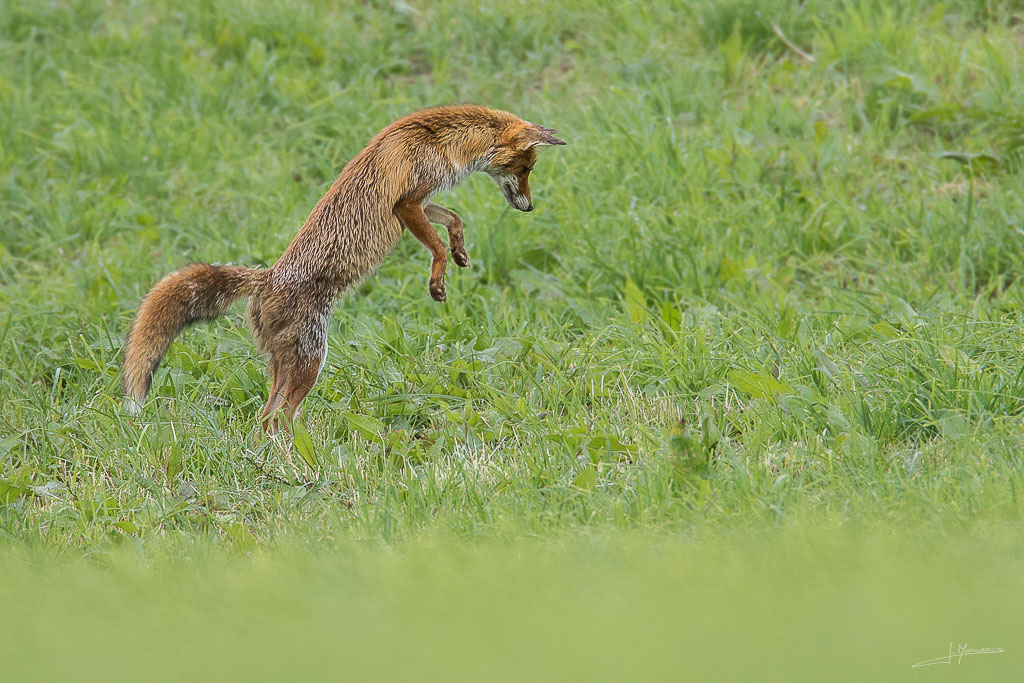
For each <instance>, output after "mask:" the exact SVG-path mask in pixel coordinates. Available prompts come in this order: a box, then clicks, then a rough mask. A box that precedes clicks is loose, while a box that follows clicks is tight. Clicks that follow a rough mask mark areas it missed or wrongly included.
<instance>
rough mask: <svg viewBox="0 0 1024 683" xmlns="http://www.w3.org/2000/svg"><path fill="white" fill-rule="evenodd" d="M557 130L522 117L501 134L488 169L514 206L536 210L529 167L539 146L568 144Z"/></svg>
mask: <svg viewBox="0 0 1024 683" xmlns="http://www.w3.org/2000/svg"><path fill="white" fill-rule="evenodd" d="M555 132H556V131H555V130H554V129H553V128H545V127H543V126H538V125H536V124H534V123H529V122H527V121H523V122H521V123H519V124H517V125H515V126H512V127H510V128H508V129H507V130H505V131H504V133H503V134H502V135H501V136H500V137H499V138H498V140H497V143H496V144H495V147H494V153H493V154H492V155H491V158H490V161H489V163H488V165H487V168H486V169H485V170H486V171H487V174H488V175H489V176H491V178H493V179H494V182H495V183H497V184H498V187H500V188H501V192H502V194H504V195H505V200H506V201H508V204H509V206H511V207H512V208H513V209H519V210H520V211H533V199H532V198H531V197H530V171H532V170H533V165H534V163H536V161H537V148H538V147H545V146H548V145H564V144H565V142H564V141H563V140H559V139H558V138H556V137H555V136H554V133H555Z"/></svg>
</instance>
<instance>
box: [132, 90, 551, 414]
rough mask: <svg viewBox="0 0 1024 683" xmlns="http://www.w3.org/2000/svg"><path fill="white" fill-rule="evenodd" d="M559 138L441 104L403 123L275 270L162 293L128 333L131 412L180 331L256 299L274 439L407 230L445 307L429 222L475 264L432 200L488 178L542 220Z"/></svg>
mask: <svg viewBox="0 0 1024 683" xmlns="http://www.w3.org/2000/svg"><path fill="white" fill-rule="evenodd" d="M555 132H557V131H555V130H554V129H551V128H545V127H543V126H538V125H536V124H533V123H530V122H528V121H524V120H523V119H520V118H519V117H518V116H515V115H513V114H509V113H508V112H504V111H498V110H495V109H488V108H486V107H481V106H475V105H456V106H446V107H434V108H430V109H424V110H422V111H418V112H414V113H412V114H409V115H408V116H405V117H403V118H401V119H399V120H397V121H395V122H394V123H392V124H391V125H389V126H388V127H387V128H385V129H384V130H382V131H381V132H380V133H378V134H377V136H376V137H374V138H373V139H372V140H370V143H369V144H368V145H367V146H366V148H365V149H364V150H363V151H362V152H360V153H359V154H357V155H356V156H355V158H354V159H352V161H350V162H349V163H348V164H347V165H346V166H345V168H344V169H342V171H341V174H340V175H338V177H337V179H336V180H335V181H334V183H333V184H332V185H331V187H330V189H329V190H328V191H327V194H325V195H324V197H323V198H322V199H321V200H320V201H319V202H318V203H317V205H316V206H315V207H313V210H312V211H311V212H310V214H309V217H308V218H307V219H306V222H305V224H304V225H303V226H302V229H301V230H299V232H298V234H297V235H296V236H295V239H293V240H292V242H291V244H290V245H289V246H288V248H287V249H286V250H285V252H284V254H282V255H281V258H279V259H278V260H277V262H276V263H275V264H274V265H273V266H271V267H270V268H266V269H259V268H244V267H240V266H216V265H208V264H205V263H194V264H192V265H189V266H186V267H185V268H183V269H181V270H178V271H175V272H173V273H170V274H169V275H167V276H165V277H164V278H163V279H162V280H160V281H159V282H157V283H156V285H154V286H153V288H152V289H151V290H150V291H149V293H148V294H146V296H145V298H144V299H143V300H142V304H141V306H140V307H139V311H138V314H137V315H136V316H135V321H134V322H133V323H132V327H131V330H130V331H129V333H128V341H127V346H126V348H125V357H124V392H125V409H126V410H127V411H128V412H129V413H131V414H137V413H138V412H139V411H140V410H141V409H142V402H143V401H144V400H145V398H146V393H147V392H148V391H149V385H150V382H151V381H152V378H153V373H154V372H155V370H156V368H157V366H158V365H159V364H160V359H161V358H163V355H164V353H165V352H166V351H167V347H168V346H170V343H171V341H172V340H173V339H174V337H175V336H176V335H177V334H178V333H179V332H180V331H181V330H182V328H184V327H185V326H186V325H189V324H190V323H193V322H196V321H198V320H211V319H213V318H216V317H217V316H219V315H221V314H223V313H224V312H225V311H226V310H227V309H228V307H229V306H230V305H231V303H232V302H233V301H234V300H235V299H237V298H239V297H242V296H248V297H249V306H248V318H249V322H250V324H251V326H252V330H253V333H254V335H255V338H256V341H257V343H258V344H259V346H260V348H261V349H262V350H263V351H264V352H265V353H267V355H268V356H269V366H270V375H271V387H270V396H269V398H268V399H267V404H266V406H265V407H264V408H263V414H262V417H261V424H262V427H263V430H264V431H268V432H276V431H277V428H278V426H279V415H278V412H279V411H280V412H282V413H283V415H284V418H285V420H284V426H285V428H287V426H288V424H289V423H290V421H291V420H292V419H293V418H294V415H295V412H296V410H297V409H298V407H299V404H300V403H301V402H302V400H303V399H304V398H305V397H306V395H307V394H309V392H310V390H311V389H312V388H313V385H314V384H315V383H316V380H317V377H318V376H319V375H320V370H321V369H322V368H323V364H324V360H325V358H326V355H327V324H328V321H329V320H330V317H331V313H332V309H333V306H334V300H335V299H336V298H337V297H338V296H339V295H340V294H341V293H342V292H343V291H344V290H346V289H348V288H350V287H352V286H353V285H354V284H356V283H358V282H359V281H360V280H362V279H363V278H364V277H366V276H367V275H368V274H369V273H370V272H371V271H372V270H373V269H374V268H376V267H377V265H378V264H380V262H381V261H382V260H383V259H384V257H385V256H386V255H387V253H388V252H389V251H390V250H391V249H392V247H394V246H395V244H396V243H397V242H398V239H399V237H400V236H401V234H402V230H403V229H407V230H408V231H409V232H411V233H412V234H413V235H415V236H416V238H417V239H418V240H419V241H420V242H422V243H423V244H424V246H426V247H427V249H429V250H430V253H431V255H432V257H433V260H432V261H431V265H430V280H429V292H430V296H431V297H432V298H433V299H434V300H435V301H444V300H445V298H446V292H445V286H444V274H445V267H446V266H447V262H448V257H447V254H446V253H445V248H444V244H443V243H442V242H441V239H440V238H439V237H438V235H437V232H436V231H435V230H434V228H433V227H432V226H431V223H436V224H438V225H441V226H443V227H445V228H446V229H447V231H448V242H449V248H450V249H451V252H452V258H453V259H454V260H455V263H456V264H457V265H459V266H460V267H462V268H467V267H469V265H470V262H469V255H468V254H467V253H466V246H465V241H464V236H463V226H462V219H461V218H459V216H458V214H456V213H455V212H454V211H451V210H450V209H446V208H444V207H442V206H439V205H437V204H435V203H433V202H431V201H430V198H431V197H432V196H433V195H434V194H435V193H437V192H441V191H443V190H448V189H450V188H452V187H454V186H455V185H457V184H459V183H460V182H462V181H463V180H465V179H466V178H467V177H468V176H469V175H470V174H471V173H473V172H474V171H483V172H485V173H487V174H488V175H490V176H491V178H493V179H494V181H495V182H496V183H497V184H498V187H500V188H501V191H502V193H503V194H504V195H505V199H506V201H508V203H509V205H511V206H512V207H513V208H515V209H518V210H520V211H532V210H533V201H532V199H531V197H530V184H529V178H530V171H531V170H533V165H534V162H535V161H536V158H537V149H536V148H537V147H540V146H545V145H564V144H565V142H563V141H562V140H559V139H558V138H556V137H555V135H554V133H555Z"/></svg>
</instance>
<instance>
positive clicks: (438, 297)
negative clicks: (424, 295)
mask: <svg viewBox="0 0 1024 683" xmlns="http://www.w3.org/2000/svg"><path fill="white" fill-rule="evenodd" d="M430 298H431V299H433V300H434V301H444V300H445V299H447V298H448V293H447V292H446V291H445V288H444V282H431V283H430Z"/></svg>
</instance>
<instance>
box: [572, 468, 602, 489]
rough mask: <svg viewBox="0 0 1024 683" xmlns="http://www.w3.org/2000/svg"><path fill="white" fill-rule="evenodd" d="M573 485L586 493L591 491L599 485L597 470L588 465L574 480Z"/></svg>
mask: <svg viewBox="0 0 1024 683" xmlns="http://www.w3.org/2000/svg"><path fill="white" fill-rule="evenodd" d="M572 485H573V486H575V487H576V488H578V489H583V490H584V491H590V490H591V489H593V488H594V486H595V485H597V469H596V468H595V467H594V466H593V465H587V466H586V467H584V468H583V469H581V470H580V471H579V472H577V473H576V477H575V478H574V479H573V480H572Z"/></svg>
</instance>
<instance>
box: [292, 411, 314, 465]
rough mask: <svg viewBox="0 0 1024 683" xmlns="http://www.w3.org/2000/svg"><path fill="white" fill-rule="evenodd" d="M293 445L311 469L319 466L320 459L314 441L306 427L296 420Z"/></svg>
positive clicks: (293, 425)
mask: <svg viewBox="0 0 1024 683" xmlns="http://www.w3.org/2000/svg"><path fill="white" fill-rule="evenodd" d="M292 445H294V446H295V451H296V452H297V453H298V454H299V456H301V457H302V459H303V460H305V461H306V464H307V465H309V466H310V467H313V468H316V467H317V466H318V465H319V458H318V454H317V449H316V446H314V445H313V439H312V438H311V437H310V436H309V432H308V431H307V430H306V427H305V425H303V424H302V423H301V422H299V421H298V420H296V421H295V422H293V423H292Z"/></svg>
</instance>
